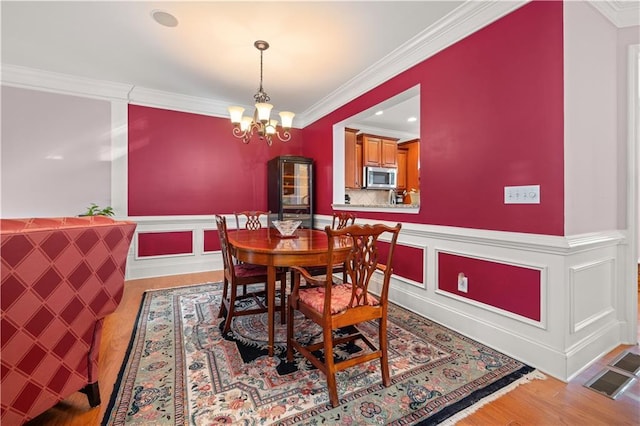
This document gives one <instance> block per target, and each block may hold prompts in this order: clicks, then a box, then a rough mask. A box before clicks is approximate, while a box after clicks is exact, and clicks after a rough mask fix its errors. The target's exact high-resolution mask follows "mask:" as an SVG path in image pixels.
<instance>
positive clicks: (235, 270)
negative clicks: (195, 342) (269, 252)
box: [216, 215, 287, 334]
mask: <svg viewBox="0 0 640 426" xmlns="http://www.w3.org/2000/svg"><path fill="white" fill-rule="evenodd" d="M216 225H217V227H218V236H219V237H220V250H221V251H222V263H223V267H224V288H223V290H222V302H221V303H220V311H219V312H218V318H223V317H225V318H226V320H225V323H224V328H223V330H222V333H223V334H224V333H227V332H228V331H229V329H230V328H231V321H232V320H233V318H234V317H237V316H242V315H254V314H258V313H262V312H267V306H266V302H263V300H265V299H266V296H267V294H266V293H267V267H266V266H262V265H252V264H249V263H237V262H236V261H235V258H234V256H233V250H232V247H231V245H230V244H229V238H228V231H227V221H226V219H225V217H224V216H220V215H216ZM286 279H287V277H286V271H285V272H278V273H277V274H276V280H280V282H281V283H285V284H286ZM262 283H263V284H264V285H263V286H262V287H260V289H259V290H254V291H249V290H253V289H254V288H255V287H248V288H246V289H245V291H244V293H243V294H242V295H238V287H240V286H246V285H249V284H262ZM259 296H265V299H262V298H260V297H259ZM250 298H251V299H253V300H254V302H255V303H256V304H257V307H256V308H252V309H243V310H238V309H236V302H237V301H241V300H244V299H250ZM274 300H275V298H274ZM285 300H286V294H285V292H284V291H281V292H280V307H281V311H280V316H281V317H284V316H285V312H286V311H285V309H286V303H285ZM283 323H284V321H283Z"/></svg>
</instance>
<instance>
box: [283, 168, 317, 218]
mask: <svg viewBox="0 0 640 426" xmlns="http://www.w3.org/2000/svg"><path fill="white" fill-rule="evenodd" d="M310 169H311V165H310V164H305V163H283V164H282V207H283V209H284V210H287V211H289V212H292V213H293V212H295V213H309V212H310V208H311V200H310V199H309V198H310V197H309V195H310V193H311V192H310V188H309V184H310V174H311V170H310Z"/></svg>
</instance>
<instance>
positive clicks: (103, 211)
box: [80, 203, 115, 216]
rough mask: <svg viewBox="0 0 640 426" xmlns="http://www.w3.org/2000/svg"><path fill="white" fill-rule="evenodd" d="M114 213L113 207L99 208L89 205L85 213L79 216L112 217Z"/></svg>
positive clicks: (93, 204) (94, 204)
mask: <svg viewBox="0 0 640 426" xmlns="http://www.w3.org/2000/svg"><path fill="white" fill-rule="evenodd" d="M114 215H115V213H114V211H113V207H111V206H107V207H104V208H102V207H100V206H98V205H97V204H96V203H91V205H90V206H89V207H87V211H86V212H84V213H83V214H81V215H80V216H114Z"/></svg>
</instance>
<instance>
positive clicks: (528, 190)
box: [504, 185, 540, 204]
mask: <svg viewBox="0 0 640 426" xmlns="http://www.w3.org/2000/svg"><path fill="white" fill-rule="evenodd" d="M504 203H505V204H540V185H525V186H505V187H504Z"/></svg>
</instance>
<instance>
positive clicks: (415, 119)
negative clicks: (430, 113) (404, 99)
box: [407, 117, 418, 123]
mask: <svg viewBox="0 0 640 426" xmlns="http://www.w3.org/2000/svg"><path fill="white" fill-rule="evenodd" d="M407 121H408V122H409V123H413V122H414V121H418V119H417V118H415V117H409V118H407Z"/></svg>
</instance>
